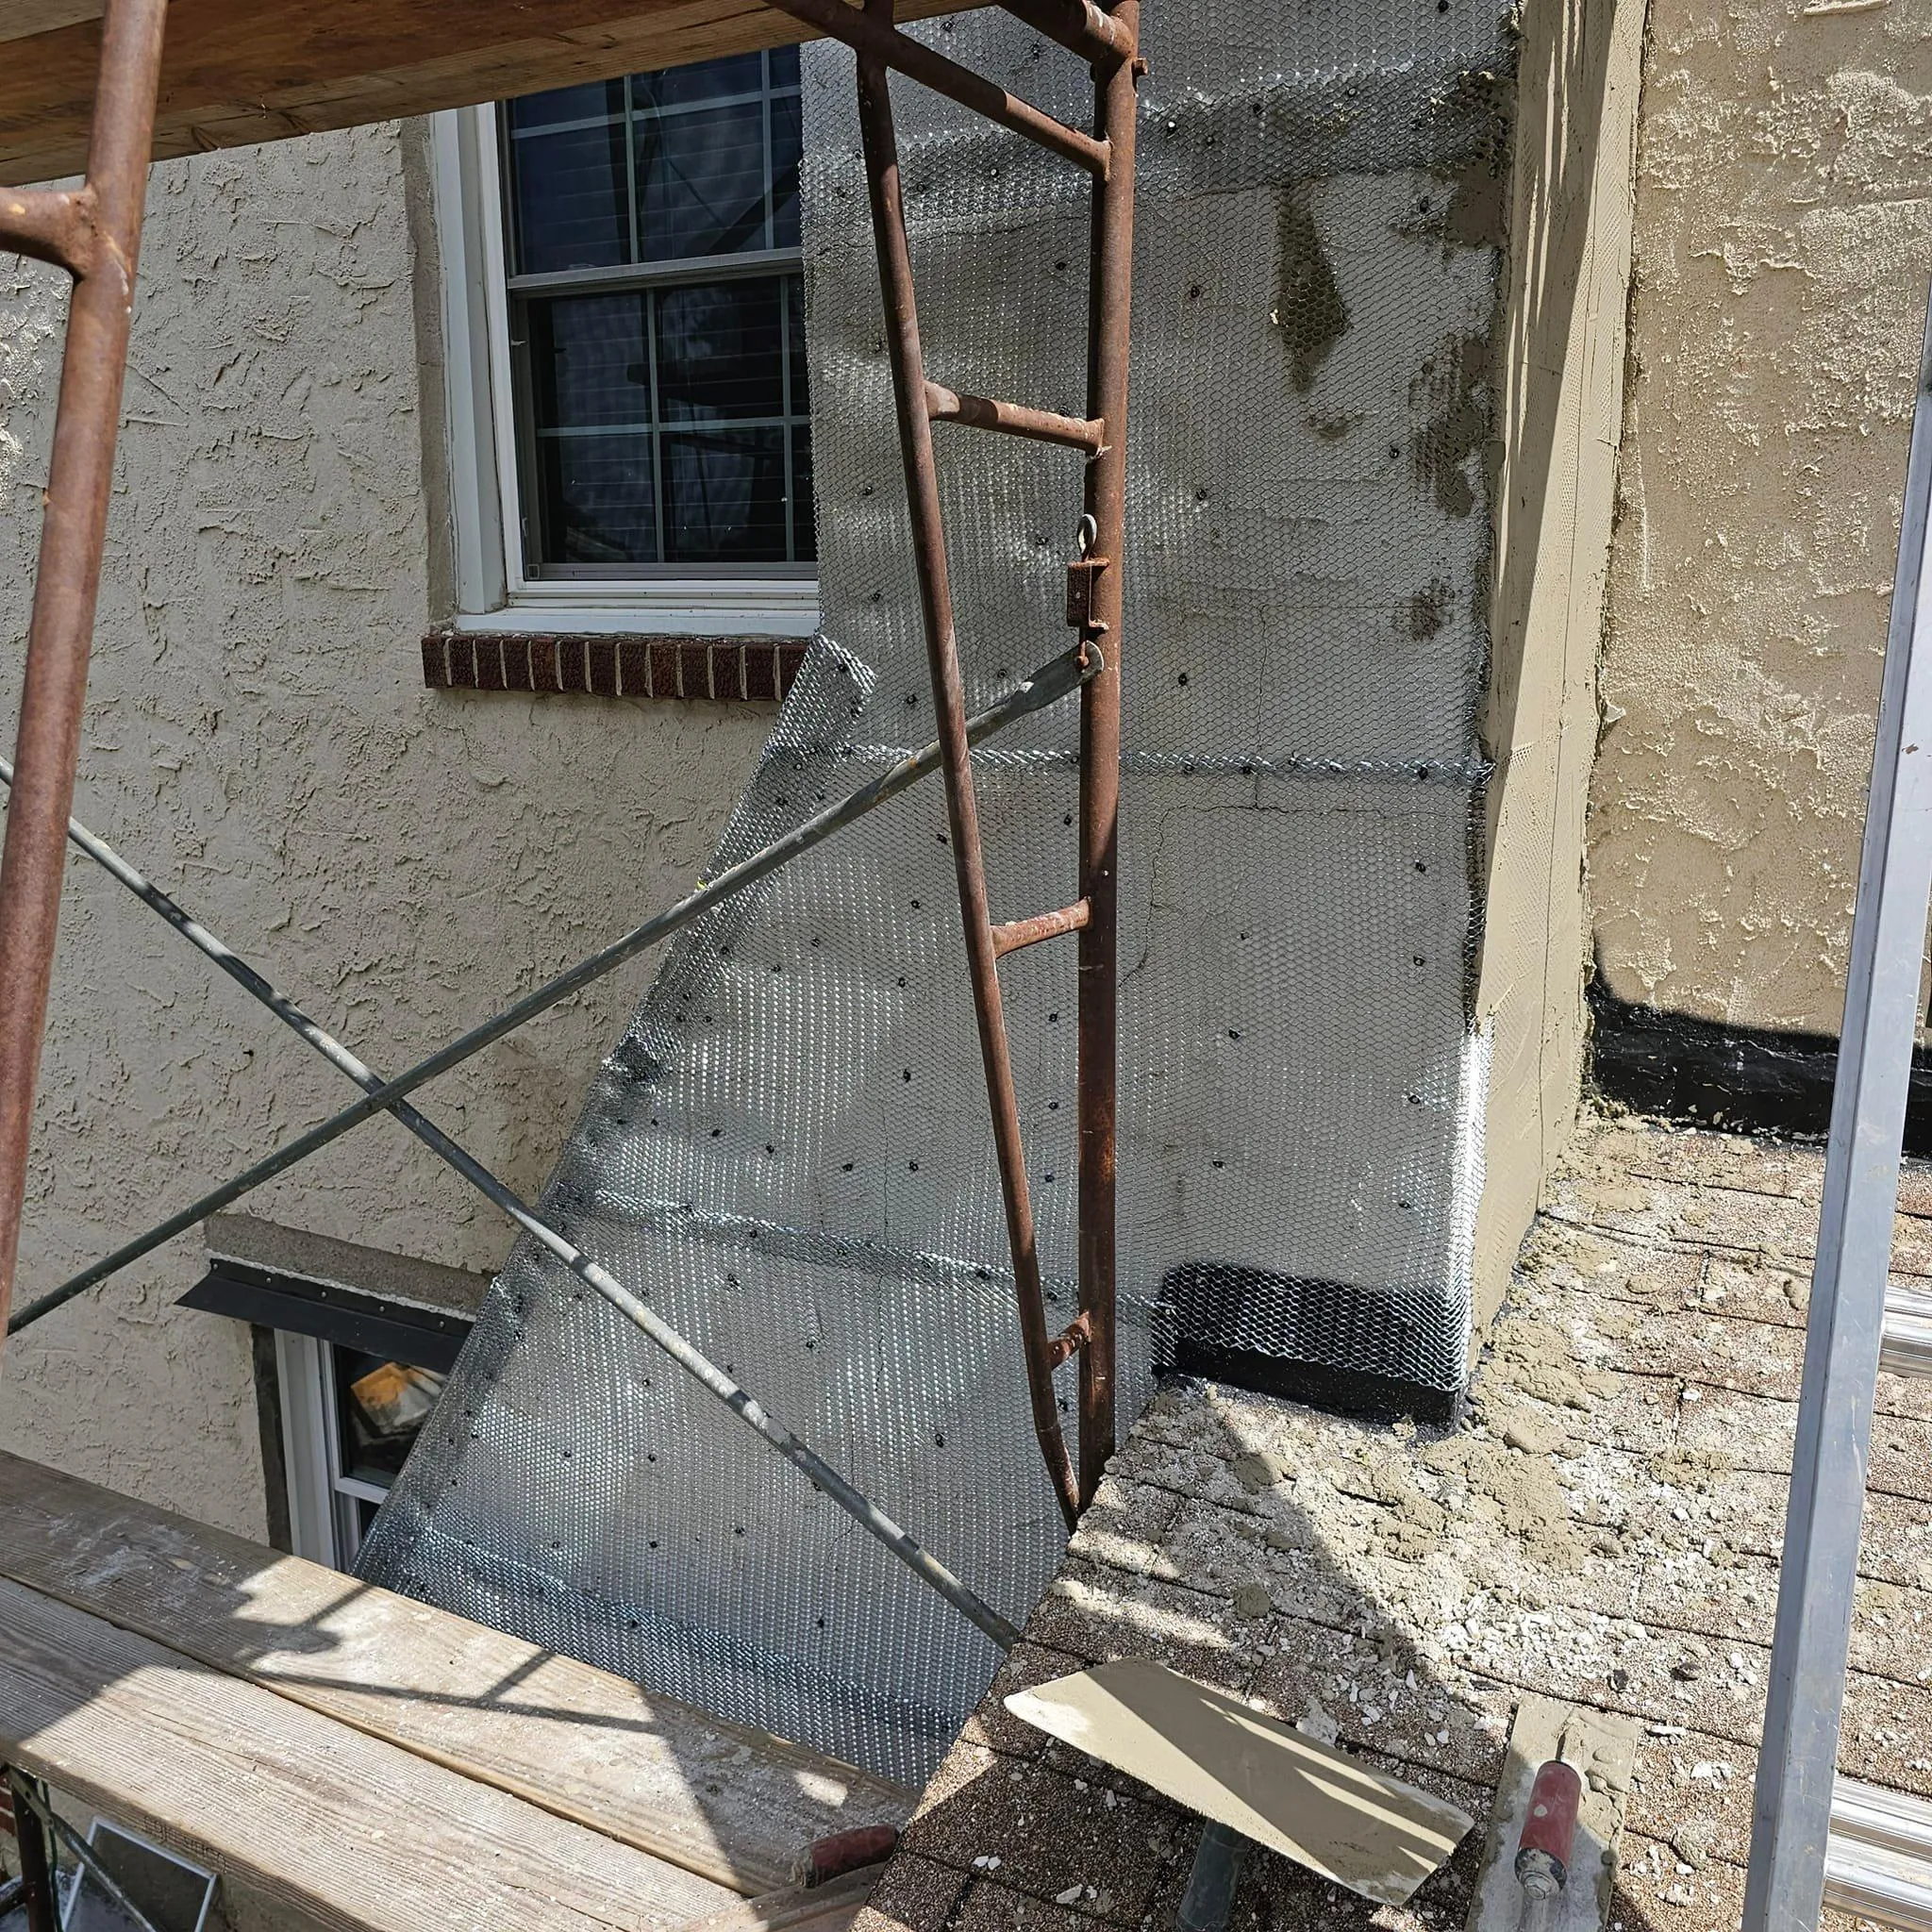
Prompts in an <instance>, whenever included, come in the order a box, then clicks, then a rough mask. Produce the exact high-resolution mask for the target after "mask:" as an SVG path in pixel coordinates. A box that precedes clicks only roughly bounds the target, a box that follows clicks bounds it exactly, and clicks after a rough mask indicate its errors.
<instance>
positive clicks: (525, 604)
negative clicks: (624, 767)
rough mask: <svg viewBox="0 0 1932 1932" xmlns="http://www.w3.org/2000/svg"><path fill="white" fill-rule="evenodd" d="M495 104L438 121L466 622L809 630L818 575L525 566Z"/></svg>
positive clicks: (453, 498)
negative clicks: (575, 572) (547, 573)
mask: <svg viewBox="0 0 1932 1932" xmlns="http://www.w3.org/2000/svg"><path fill="white" fill-rule="evenodd" d="M496 111H497V110H496V108H495V106H494V104H491V105H488V106H485V107H480V108H450V109H446V110H444V111H443V112H441V113H439V114H434V115H432V116H431V117H430V157H431V181H432V186H433V193H434V204H435V218H436V232H437V241H438V247H439V252H440V253H441V258H442V340H443V360H442V368H443V391H444V404H445V415H446V419H447V422H448V448H447V458H448V475H449V492H450V510H451V524H452V527H453V535H454V539H455V548H456V607H457V608H456V612H455V619H454V621H455V625H456V627H457V628H458V630H464V631H479V632H495V631H560V632H575V631H604V632H612V631H616V632H628V633H632V634H648V635H657V636H663V635H677V636H685V637H746V636H752V637H808V636H809V635H810V634H811V633H812V632H813V631H815V630H816V629H817V628H818V621H819V591H818V579H817V577H816V576H815V575H800V576H791V577H774V576H765V577H672V576H656V577H647V578H637V579H634V580H631V581H623V580H620V581H617V582H612V581H611V580H610V579H608V578H605V579H591V580H572V579H568V578H532V577H526V576H525V575H524V573H523V567H522V561H521V555H522V544H521V542H520V541H515V535H516V533H517V532H519V531H520V530H521V529H522V527H523V525H522V507H521V502H520V489H519V483H518V478H517V461H516V426H515V425H516V410H515V402H514V397H513V395H512V392H511V388H510V350H509V292H508V287H507V285H506V280H505V255H504V234H503V192H502V183H501V179H500V172H499V165H498V158H497V156H498V150H497V133H496Z"/></svg>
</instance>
